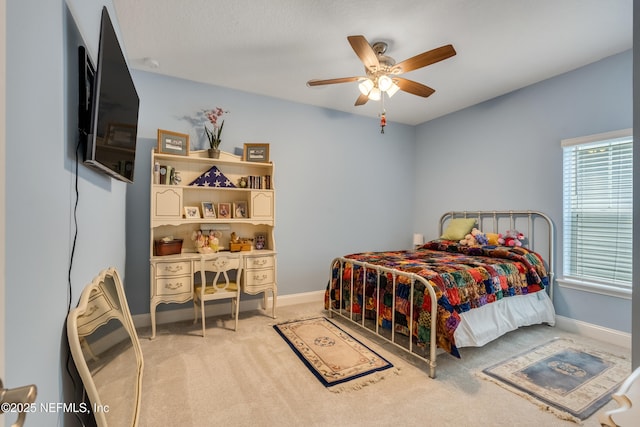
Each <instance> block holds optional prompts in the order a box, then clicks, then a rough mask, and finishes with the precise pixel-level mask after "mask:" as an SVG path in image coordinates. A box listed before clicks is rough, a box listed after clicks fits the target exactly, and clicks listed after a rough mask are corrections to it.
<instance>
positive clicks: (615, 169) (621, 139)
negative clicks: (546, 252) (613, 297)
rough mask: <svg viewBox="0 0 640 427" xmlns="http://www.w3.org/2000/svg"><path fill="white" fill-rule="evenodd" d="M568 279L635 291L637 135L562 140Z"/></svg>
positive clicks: (564, 250) (627, 133) (617, 133)
mask: <svg viewBox="0 0 640 427" xmlns="http://www.w3.org/2000/svg"><path fill="white" fill-rule="evenodd" d="M562 148H563V177H564V178H563V270H564V276H565V277H566V278H570V279H575V280H579V281H586V282H595V283H601V284H605V285H610V286H615V287H620V288H628V289H630V288H631V271H632V267H631V266H632V226H633V200H632V197H633V194H632V193H633V137H632V130H631V129H627V130H624V131H618V132H610V133H607V134H601V135H593V136H590V137H584V138H575V139H570V140H563V141H562Z"/></svg>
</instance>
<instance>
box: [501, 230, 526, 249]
mask: <svg viewBox="0 0 640 427" xmlns="http://www.w3.org/2000/svg"><path fill="white" fill-rule="evenodd" d="M523 240H524V234H522V233H521V232H519V231H518V230H507V231H505V233H504V235H503V236H502V237H501V238H500V239H498V243H500V244H501V245H503V246H522V241H523Z"/></svg>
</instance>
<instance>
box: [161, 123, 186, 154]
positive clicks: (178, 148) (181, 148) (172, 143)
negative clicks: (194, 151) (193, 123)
mask: <svg viewBox="0 0 640 427" xmlns="http://www.w3.org/2000/svg"><path fill="white" fill-rule="evenodd" d="M158 153H164V154H176V155H178V156H188V155H189V135H188V134H186V133H178V132H172V131H170V130H164V129H158Z"/></svg>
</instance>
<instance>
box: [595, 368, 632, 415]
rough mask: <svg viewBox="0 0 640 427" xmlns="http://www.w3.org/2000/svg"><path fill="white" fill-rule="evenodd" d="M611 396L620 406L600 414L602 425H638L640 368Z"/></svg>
mask: <svg viewBox="0 0 640 427" xmlns="http://www.w3.org/2000/svg"><path fill="white" fill-rule="evenodd" d="M611 397H612V398H613V400H615V401H616V402H617V403H618V405H620V407H619V408H616V409H611V410H609V411H605V412H602V413H601V414H600V416H599V419H600V425H602V426H607V427H627V426H637V425H638V423H639V421H638V420H640V368H637V369H636V370H635V371H633V372H632V373H631V375H629V377H627V379H626V380H625V381H624V382H623V383H622V385H621V386H620V388H619V389H618V391H616V392H615V393H614V394H613V395H612V396H611Z"/></svg>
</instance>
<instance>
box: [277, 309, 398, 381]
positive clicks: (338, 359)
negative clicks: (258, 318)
mask: <svg viewBox="0 0 640 427" xmlns="http://www.w3.org/2000/svg"><path fill="white" fill-rule="evenodd" d="M273 328H274V329H275V330H276V331H277V332H278V333H279V334H280V336H281V337H282V338H283V339H284V340H285V342H286V343H287V344H289V347H291V349H292V350H293V351H294V352H295V353H296V355H297V356H298V357H299V358H300V360H301V361H302V362H303V363H304V365H305V366H306V367H307V368H308V369H309V371H311V372H312V373H313V375H315V377H316V378H317V379H318V380H320V382H321V383H322V384H323V385H324V386H325V387H327V388H328V389H329V390H330V391H335V392H339V391H343V390H345V389H347V388H351V389H359V388H362V387H363V386H365V385H367V384H371V383H374V382H378V381H379V380H381V379H383V378H384V374H383V373H382V371H385V370H387V369H389V368H392V367H393V365H392V364H391V363H390V362H389V361H387V360H386V359H384V358H383V357H382V356H380V355H379V354H378V353H376V352H375V351H373V350H371V349H370V348H369V347H367V346H366V345H364V344H363V343H362V342H360V341H359V340H357V339H356V338H354V337H353V336H352V335H350V334H348V333H347V332H345V331H344V330H343V329H341V328H340V327H338V326H337V325H336V324H334V323H333V322H331V321H330V320H329V319H327V318H326V317H316V318H311V319H303V320H295V321H292V322H286V323H280V324H277V325H273ZM345 383H349V384H348V386H347V387H344V385H346V384H345ZM338 385H343V386H342V387H336V386H338Z"/></svg>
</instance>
